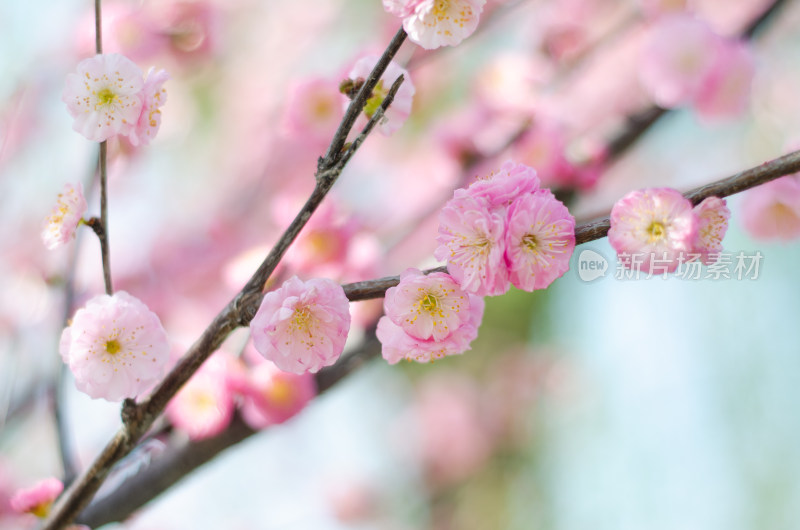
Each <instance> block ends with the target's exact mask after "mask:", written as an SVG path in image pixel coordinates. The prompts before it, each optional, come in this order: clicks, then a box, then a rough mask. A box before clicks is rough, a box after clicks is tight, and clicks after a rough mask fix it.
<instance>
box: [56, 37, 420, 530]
mask: <svg viewBox="0 0 800 530" xmlns="http://www.w3.org/2000/svg"><path fill="white" fill-rule="evenodd" d="M405 36H406V34H405V31H404V30H402V29H400V30H399V31H398V32H397V34H396V35H395V37H394V38H393V39H392V41H391V42H390V44H389V46H388V47H387V49H386V50H385V51H384V53H383V55H382V56H381V58H380V59H379V61H378V63H377V64H376V65H375V67H374V68H373V70H372V71H371V72H370V75H369V76H368V78H367V79H366V81H365V82H364V85H363V86H362V88H361V90H360V91H359V92H358V94H357V95H356V97H355V98H354V99H353V101H352V102H351V103H350V105H349V107H348V110H347V112H346V113H345V116H344V118H343V119H342V123H341V124H340V126H339V129H338V130H337V132H336V134H335V135H334V138H333V140H332V141H331V145H330V147H329V148H328V150H327V153H326V155H325V157H324V158H320V160H319V163H318V169H317V173H316V175H315V176H316V185H315V187H314V191H313V192H312V193H311V196H310V197H309V199H308V200H307V201H306V204H305V205H304V206H303V208H302V209H301V210H300V212H299V213H298V214H297V216H296V217H295V219H294V220H293V221H292V223H291V224H290V225H289V227H288V228H287V229H286V231H285V232H284V234H283V236H282V237H281V238H280V240H279V241H278V242H277V243H276V245H275V246H274V247H273V249H272V250H271V251H270V253H269V255H268V256H267V257H266V258H265V260H264V261H263V262H262V264H261V266H259V268H258V270H257V271H256V272H255V273H254V274H253V276H252V277H251V278H250V281H248V282H247V284H246V285H245V286H244V288H242V290H241V291H240V292H239V294H237V295H236V296H235V297H234V298H233V300H231V301H230V303H228V305H227V306H226V307H225V308H224V309H223V310H222V311H221V312H220V313H219V314H218V315H217V316H216V317H215V318H214V320H213V321H212V323H211V324H210V325H209V327H208V328H206V330H205V331H204V332H203V334H202V335H201V336H200V338H199V339H198V340H197V341H196V342H195V343H194V344H193V345H192V347H191V348H189V350H188V351H187V352H186V354H185V355H184V356H183V358H182V359H181V360H180V361H179V362H178V364H177V365H176V366H175V368H173V369H172V371H170V373H169V374H167V376H166V377H165V378H164V379H163V380H162V382H161V383H160V384H159V385H158V386H157V387H156V389H155V390H154V391H153V393H152V394H151V395H150V396H149V397H148V398H147V399H145V400H144V401H143V402H141V403H139V404H137V403H136V402H135V401H134V400H132V399H127V400H125V402H124V403H123V406H122V411H121V416H122V420H123V425H122V427H121V428H120V429H119V431H117V433H116V435H114V437H113V438H112V439H111V441H110V442H109V443H108V444H107V445H106V447H105V448H104V449H103V451H102V452H101V453H100V454H99V455H98V456H97V458H96V459H95V461H94V462H93V463H92V465H91V466H90V467H89V468H88V469H87V470H86V471H85V472H84V473H83V474H82V475H81V476H80V477H79V478H78V480H76V481H75V482H74V483H73V485H72V486H71V487H70V488H69V490H68V491H66V492H65V493H64V495H62V497H61V498H60V499H59V501H58V503H57V504H56V505H55V506H54V507H53V510H52V511H51V513H50V515H49V516H48V518H47V519H46V520H45V522H44V526H43V527H42V528H43V529H52V530H55V529H57V528H61V527H63V526H64V525H66V524H68V523H69V522H71V521H72V520H74V518H75V517H76V515H77V514H78V513H79V512H80V510H81V509H83V508H84V506H86V504H88V503H89V501H91V499H92V497H93V496H94V494H95V493H96V492H97V490H98V489H99V488H100V485H101V484H102V483H103V481H104V480H105V478H106V477H107V475H108V473H109V472H110V470H111V468H112V466H113V465H114V464H115V463H116V462H118V461H119V460H121V459H122V458H123V457H124V456H126V455H127V454H129V453H130V452H131V450H133V448H134V447H135V446H136V443H137V442H138V440H139V439H140V438H141V437H142V436H143V435H144V434H145V433H146V432H147V430H148V429H149V428H150V427H151V426H152V424H153V422H154V421H155V419H156V418H157V417H158V416H159V415H160V414H161V413H162V412H163V411H164V408H165V407H166V406H167V403H169V401H170V400H171V399H172V398H173V397H174V396H175V394H176V393H177V392H178V390H179V389H180V388H181V387H182V386H183V385H184V384H185V383H186V382H187V381H188V380H189V378H191V376H192V375H193V374H194V373H195V372H196V371H197V369H198V368H200V366H201V365H202V364H203V362H204V361H205V360H206V359H207V358H208V357H209V356H210V355H211V354H212V353H213V352H214V351H215V350H216V349H217V348H218V347H219V346H220V345H221V344H222V342H223V341H224V340H225V338H226V337H227V336H228V335H229V334H230V332H231V331H233V330H234V329H236V328H237V327H239V326H240V325H247V324H248V323H249V321H250V319H252V317H253V315H254V314H255V311H256V309H257V308H258V304H257V303H256V304H255V306H253V303H252V302H253V301H260V299H261V297H262V290H263V287H264V284H265V283H266V281H267V280H268V279H269V276H270V274H272V272H273V271H274V269H275V267H276V266H277V264H278V262H279V261H280V260H281V258H282V257H283V254H284V253H285V252H286V250H287V249H288V247H289V245H290V244H291V243H292V241H294V239H295V238H296V237H297V235H298V234H299V233H300V230H302V228H303V227H304V226H305V224H306V223H307V222H308V220H309V219H310V218H311V215H312V214H313V213H314V211H315V210H316V208H317V207H318V206H319V204H320V203H321V202H322V199H323V198H324V197H325V195H327V193H328V192H329V191H330V189H331V188H332V187H333V184H334V183H335V182H336V179H337V178H338V176H339V175H340V174H341V172H342V170H343V169H344V167H345V165H346V163H347V162H348V161H349V160H350V158H351V157H352V155H353V154H354V153H355V151H356V150H357V149H358V147H359V146H360V145H361V143H362V142H363V141H364V139H365V138H366V136H367V135H368V134H369V132H370V131H371V130H372V129H373V128H374V127H375V125H376V124H377V123H379V122H380V121H381V120H382V119H383V117H384V113H385V112H386V109H388V107H389V105H391V103H392V101H393V100H394V97H395V94H396V93H397V90H398V89H399V88H400V85H401V84H402V82H403V78H402V76H401V77H400V78H399V79H397V80H396V81H395V82H394V84H393V85H392V87H391V89H390V90H389V92H388V93H387V95H386V97H385V98H384V100H383V102H382V104H381V105H380V107H379V108H378V109H377V110H376V111H375V113H374V114H373V115H372V117H371V118H370V120H369V122H368V123H367V125H366V126H365V127H364V129H363V130H362V131H361V133H360V134H359V135H358V137H357V138H356V139H355V140H354V142H353V143H352V144H351V145H350V146H349V147H346V146H345V140H346V139H347V136H348V134H349V133H350V131H351V130H352V128H353V125H354V124H355V121H356V118H357V117H358V115H359V114H360V113H361V110H362V109H363V108H364V105H365V103H366V101H367V100H368V99H369V97H370V96H371V94H372V90H373V89H374V88H375V86H376V85H377V83H378V81H379V80H380V78H381V76H382V75H383V72H384V70H385V69H386V67H387V66H388V64H389V61H391V59H392V57H394V55H395V54H396V53H397V51H398V50H399V48H400V45H401V44H402V43H403V41H404V40H405ZM101 153H102V151H101ZM101 171H102V163H101ZM101 184H102V175H101ZM101 187H102V186H101ZM107 286H108V285H107Z"/></svg>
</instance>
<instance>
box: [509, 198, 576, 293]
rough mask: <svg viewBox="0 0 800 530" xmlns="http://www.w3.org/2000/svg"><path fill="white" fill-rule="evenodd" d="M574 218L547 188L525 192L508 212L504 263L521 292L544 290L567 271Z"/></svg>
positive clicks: (573, 231)
mask: <svg viewBox="0 0 800 530" xmlns="http://www.w3.org/2000/svg"><path fill="white" fill-rule="evenodd" d="M574 249H575V219H574V218H573V217H572V215H570V213H569V210H567V207H566V206H564V204H563V203H562V202H561V201H559V200H558V199H556V198H555V196H554V195H553V194H552V193H551V192H550V190H547V189H542V190H538V191H537V192H535V193H528V194H525V195H522V196H520V197H519V198H517V200H515V201H514V202H513V203H512V205H511V207H510V208H509V211H508V223H507V228H506V263H507V265H508V269H509V279H510V280H511V283H512V284H514V286H515V287H517V288H519V289H523V290H525V291H529V292H531V291H533V290H535V289H546V288H547V287H548V286H549V285H550V284H551V283H553V281H554V280H555V279H556V278H559V277H560V276H562V275H563V274H564V273H565V272H567V270H569V260H570V258H571V257H572V251H573V250H574Z"/></svg>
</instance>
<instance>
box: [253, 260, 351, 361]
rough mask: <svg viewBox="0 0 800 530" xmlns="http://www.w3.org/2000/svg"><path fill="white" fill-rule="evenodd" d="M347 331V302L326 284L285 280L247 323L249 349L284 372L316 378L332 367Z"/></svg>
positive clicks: (330, 283)
mask: <svg viewBox="0 0 800 530" xmlns="http://www.w3.org/2000/svg"><path fill="white" fill-rule="evenodd" d="M349 329H350V312H349V302H348V300H347V296H345V294H344V290H343V289H342V287H341V286H340V285H339V284H337V283H336V282H333V281H331V280H328V279H312V280H308V281H306V282H303V281H301V280H300V279H299V278H297V276H293V277H292V278H289V279H288V280H287V281H286V282H284V284H283V285H282V286H281V287H280V288H279V289H277V290H275V291H271V292H268V293H267V294H266V295H264V299H263V300H262V302H261V307H259V308H258V312H257V313H256V315H255V317H253V320H252V321H251V322H250V331H251V333H252V336H253V344H254V345H255V347H256V349H257V350H258V351H259V353H261V355H263V356H264V357H265V358H266V359H268V360H270V361H272V362H274V363H275V364H276V365H277V366H278V368H280V369H281V370H283V371H285V372H292V373H296V374H302V373H305V372H312V373H315V372H317V371H319V369H320V368H322V367H323V366H329V365H331V364H333V363H335V362H336V360H337V359H338V358H339V356H340V355H341V354H342V351H343V350H344V343H345V340H346V339H347V332H348V331H349Z"/></svg>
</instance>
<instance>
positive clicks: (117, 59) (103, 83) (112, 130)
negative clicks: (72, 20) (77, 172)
mask: <svg viewBox="0 0 800 530" xmlns="http://www.w3.org/2000/svg"><path fill="white" fill-rule="evenodd" d="M143 85H144V78H143V76H142V71H141V70H140V69H139V67H138V66H136V64H134V63H133V62H132V61H131V60H130V59H128V58H127V57H125V56H123V55H120V54H118V53H112V54H110V55H95V56H94V57H90V58H89V59H84V60H83V61H81V62H80V63H78V73H73V74H69V75H68V76H67V84H66V86H65V87H64V92H63V93H62V95H61V99H62V101H64V103H66V104H67V110H69V113H70V114H71V115H72V117H73V118H75V121H74V122H73V124H72V128H73V129H75V130H76V131H78V132H79V133H81V134H82V135H83V136H85V137H86V138H88V139H89V140H92V141H95V142H102V141H105V140H108V139H109V138H111V137H113V136H115V135H117V134H124V135H127V134H129V133H130V132H131V131H132V130H133V127H134V126H135V125H136V123H137V122H138V121H139V114H140V113H141V110H142V99H141V94H140V92H141V90H142V87H143Z"/></svg>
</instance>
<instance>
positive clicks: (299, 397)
mask: <svg viewBox="0 0 800 530" xmlns="http://www.w3.org/2000/svg"><path fill="white" fill-rule="evenodd" d="M243 393H244V396H245V401H244V403H243V405H242V408H241V412H242V418H243V419H244V421H245V422H246V423H247V424H248V425H249V426H250V427H252V428H253V429H263V428H264V427H267V426H269V425H276V424H279V423H283V422H284V421H286V420H288V419H289V418H291V417H292V416H294V415H295V414H297V413H298V412H300V411H301V410H303V409H304V408H305V406H306V405H307V404H308V403H309V402H310V401H311V400H312V399H313V398H314V396H315V395H316V394H317V384H316V381H315V380H314V376H313V375H311V374H309V373H304V374H293V373H288V372H285V371H283V370H280V369H279V368H278V367H277V366H275V365H274V364H273V363H271V362H269V361H264V362H262V363H259V364H258V365H256V366H254V367H253V368H252V369H251V370H250V373H249V377H248V378H247V386H246V388H245V389H244V392H243Z"/></svg>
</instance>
